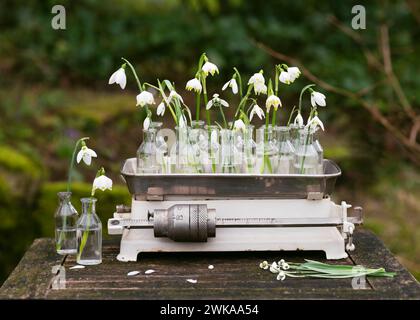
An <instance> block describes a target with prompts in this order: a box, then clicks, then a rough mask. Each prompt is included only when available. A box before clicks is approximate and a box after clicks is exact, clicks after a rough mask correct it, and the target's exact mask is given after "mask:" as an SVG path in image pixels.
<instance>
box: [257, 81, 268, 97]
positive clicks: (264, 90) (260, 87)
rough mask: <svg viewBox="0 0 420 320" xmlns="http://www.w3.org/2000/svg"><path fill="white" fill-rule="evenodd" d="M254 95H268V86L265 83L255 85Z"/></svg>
mask: <svg viewBox="0 0 420 320" xmlns="http://www.w3.org/2000/svg"><path fill="white" fill-rule="evenodd" d="M254 93H255V94H256V95H259V94H260V93H262V94H266V93H267V86H266V85H265V84H264V83H258V82H257V83H255V84H254Z"/></svg>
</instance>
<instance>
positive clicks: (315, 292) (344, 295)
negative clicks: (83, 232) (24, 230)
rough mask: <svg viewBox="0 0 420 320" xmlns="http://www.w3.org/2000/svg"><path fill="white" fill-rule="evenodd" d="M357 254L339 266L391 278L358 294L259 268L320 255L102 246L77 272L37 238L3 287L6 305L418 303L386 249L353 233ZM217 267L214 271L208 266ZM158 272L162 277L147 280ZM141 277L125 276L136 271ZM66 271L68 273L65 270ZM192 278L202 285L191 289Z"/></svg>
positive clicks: (418, 289)
mask: <svg viewBox="0 0 420 320" xmlns="http://www.w3.org/2000/svg"><path fill="white" fill-rule="evenodd" d="M355 244H356V251H354V252H352V253H351V254H350V257H349V258H348V259H346V260H342V261H336V262H335V263H346V264H350V265H352V264H354V265H356V264H360V265H364V266H366V267H384V268H385V269H386V270H387V271H395V272H397V276H396V277H395V278H393V279H389V278H373V277H372V278H368V279H367V281H366V288H365V289H359V290H355V289H353V286H352V281H351V279H338V280H330V279H293V278H287V279H286V280H285V281H277V280H276V278H275V275H274V274H272V273H270V272H269V271H267V270H261V269H260V268H259V267H258V265H259V263H260V262H261V261H262V260H268V261H269V262H271V261H278V260H279V259H280V258H284V259H286V260H289V261H295V262H299V261H303V259H304V258H308V259H315V260H320V261H322V260H325V258H324V257H323V254H322V253H317V252H305V253H303V252H300V253H299V252H242V253H188V254H187V253H182V254H180V253H149V254H141V255H140V256H139V261H137V262H131V263H122V262H119V261H117V260H116V255H117V253H118V242H117V241H112V242H104V249H103V263H102V264H101V265H98V266H89V267H86V268H85V269H73V270H70V269H69V267H71V266H74V265H75V258H74V257H72V256H67V257H63V256H59V255H57V254H55V252H54V246H53V241H52V239H37V240H35V241H34V243H33V245H32V246H31V248H30V249H29V250H28V251H27V252H26V254H25V256H24V257H23V259H22V260H21V262H20V263H19V265H18V266H17V267H16V269H15V270H14V271H13V273H12V274H11V275H10V276H9V278H8V279H7V280H6V282H5V283H4V284H3V286H2V287H1V289H0V298H2V299H27V298H30V299H324V298H326V299H420V285H419V283H418V282H417V281H416V280H415V279H414V278H413V276H412V275H411V274H410V273H409V272H408V271H407V270H406V269H405V268H404V267H403V266H402V265H401V264H400V263H399V262H398V261H397V260H396V259H395V257H393V256H392V254H391V253H390V252H389V250H388V249H387V248H386V247H385V246H384V245H383V243H382V242H381V241H380V240H379V239H378V238H377V237H376V236H375V235H373V234H372V233H371V232H369V231H367V230H364V229H362V228H360V229H358V230H357V232H356V234H355ZM210 264H211V265H213V266H214V269H211V270H210V269H209V268H208V266H209V265H210ZM60 265H62V266H63V267H64V268H65V280H66V281H65V288H62V289H53V287H55V286H54V285H53V284H55V283H56V280H57V277H60V276H61V277H62V278H64V277H63V274H61V275H60V274H58V275H54V274H53V273H52V268H53V266H60ZM148 269H153V270H155V271H156V272H155V273H152V274H149V275H146V274H144V272H145V271H146V270H148ZM134 270H138V271H141V273H140V274H138V275H136V276H131V277H129V276H127V273H128V272H130V271H134ZM61 272H62V271H61ZM187 279H196V280H197V283H189V282H187V281H186V280H187Z"/></svg>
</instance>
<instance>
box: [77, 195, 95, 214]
mask: <svg viewBox="0 0 420 320" xmlns="http://www.w3.org/2000/svg"><path fill="white" fill-rule="evenodd" d="M80 201H81V202H82V214H92V213H96V207H95V204H96V198H82V199H81V200H80Z"/></svg>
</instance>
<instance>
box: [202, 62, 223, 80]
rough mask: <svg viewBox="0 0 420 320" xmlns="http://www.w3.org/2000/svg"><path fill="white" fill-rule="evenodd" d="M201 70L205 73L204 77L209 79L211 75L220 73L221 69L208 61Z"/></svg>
mask: <svg viewBox="0 0 420 320" xmlns="http://www.w3.org/2000/svg"><path fill="white" fill-rule="evenodd" d="M201 70H202V71H203V72H204V75H205V76H206V77H207V76H208V75H209V74H211V75H212V76H214V74H215V73H219V69H218V68H217V66H216V65H215V64H214V63H211V62H210V61H206V62H205V63H204V64H203V66H202V67H201Z"/></svg>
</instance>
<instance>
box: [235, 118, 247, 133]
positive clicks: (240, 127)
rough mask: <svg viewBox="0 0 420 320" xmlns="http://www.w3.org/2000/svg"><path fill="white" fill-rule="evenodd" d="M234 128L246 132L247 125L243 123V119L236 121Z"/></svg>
mask: <svg viewBox="0 0 420 320" xmlns="http://www.w3.org/2000/svg"><path fill="white" fill-rule="evenodd" d="M233 128H234V129H235V130H242V131H243V130H245V123H244V122H243V121H242V119H238V120H236V121H235V123H234V124H233Z"/></svg>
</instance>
